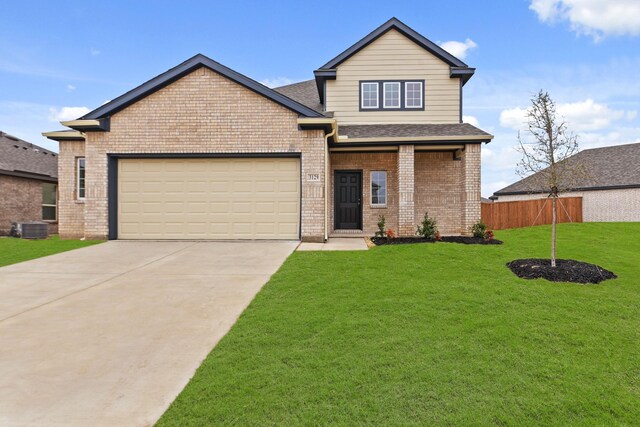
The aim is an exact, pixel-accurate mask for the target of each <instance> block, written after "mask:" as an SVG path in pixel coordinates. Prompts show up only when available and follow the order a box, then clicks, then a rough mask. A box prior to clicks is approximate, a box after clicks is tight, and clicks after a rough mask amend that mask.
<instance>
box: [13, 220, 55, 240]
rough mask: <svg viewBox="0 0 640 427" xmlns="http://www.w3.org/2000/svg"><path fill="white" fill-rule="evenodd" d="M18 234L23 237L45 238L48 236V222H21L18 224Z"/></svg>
mask: <svg viewBox="0 0 640 427" xmlns="http://www.w3.org/2000/svg"><path fill="white" fill-rule="evenodd" d="M20 236H21V237H22V238H23V239H46V238H47V237H49V224H47V223H46V222H35V221H34V222H23V223H21V224H20Z"/></svg>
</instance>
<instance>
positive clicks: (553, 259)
mask: <svg viewBox="0 0 640 427" xmlns="http://www.w3.org/2000/svg"><path fill="white" fill-rule="evenodd" d="M556 202H557V197H555V196H553V198H552V199H551V210H552V211H553V212H552V214H551V267H555V266H556V221H557V219H556Z"/></svg>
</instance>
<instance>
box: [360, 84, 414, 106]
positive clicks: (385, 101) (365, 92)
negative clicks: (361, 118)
mask: <svg viewBox="0 0 640 427" xmlns="http://www.w3.org/2000/svg"><path fill="white" fill-rule="evenodd" d="M364 110H368V111H382V110H397V111H405V110H424V80H379V81H364V82H360V111H364Z"/></svg>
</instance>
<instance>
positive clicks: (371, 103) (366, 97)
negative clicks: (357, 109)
mask: <svg viewBox="0 0 640 427" xmlns="http://www.w3.org/2000/svg"><path fill="white" fill-rule="evenodd" d="M361 98H362V108H376V109H377V108H378V82H374V83H362V94H361Z"/></svg>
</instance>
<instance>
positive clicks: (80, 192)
mask: <svg viewBox="0 0 640 427" xmlns="http://www.w3.org/2000/svg"><path fill="white" fill-rule="evenodd" d="M77 160H78V165H77V168H76V177H77V182H76V197H77V198H78V199H84V195H85V184H84V183H85V179H84V175H85V160H84V157H78V159H77Z"/></svg>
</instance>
